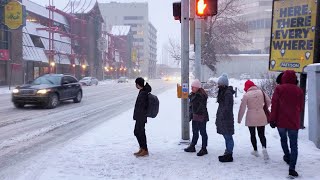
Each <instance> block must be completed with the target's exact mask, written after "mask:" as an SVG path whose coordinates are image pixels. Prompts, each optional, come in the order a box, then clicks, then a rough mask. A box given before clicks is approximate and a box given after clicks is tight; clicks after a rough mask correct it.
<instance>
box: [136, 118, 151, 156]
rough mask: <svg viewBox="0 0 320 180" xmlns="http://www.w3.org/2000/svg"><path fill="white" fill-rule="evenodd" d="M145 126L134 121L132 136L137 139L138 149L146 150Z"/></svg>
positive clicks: (140, 122) (141, 122)
mask: <svg viewBox="0 0 320 180" xmlns="http://www.w3.org/2000/svg"><path fill="white" fill-rule="evenodd" d="M145 125H146V123H145V121H143V120H136V124H135V126H134V135H135V136H136V137H137V140H138V143H139V146H140V148H141V149H144V150H148V147H147V137H146V130H145Z"/></svg>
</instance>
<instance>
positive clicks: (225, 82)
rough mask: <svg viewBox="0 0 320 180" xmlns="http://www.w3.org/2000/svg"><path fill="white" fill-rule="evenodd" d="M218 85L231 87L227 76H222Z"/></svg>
mask: <svg viewBox="0 0 320 180" xmlns="http://www.w3.org/2000/svg"><path fill="white" fill-rule="evenodd" d="M218 85H220V86H229V79H228V75H227V74H225V73H224V74H222V75H221V76H220V77H219V79H218Z"/></svg>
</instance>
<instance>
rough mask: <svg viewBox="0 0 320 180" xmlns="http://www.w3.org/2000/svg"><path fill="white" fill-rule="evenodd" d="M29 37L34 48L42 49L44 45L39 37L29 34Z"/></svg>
mask: <svg viewBox="0 0 320 180" xmlns="http://www.w3.org/2000/svg"><path fill="white" fill-rule="evenodd" d="M30 37H31V40H32V42H33V44H34V46H35V47H38V48H43V49H44V45H43V43H42V41H41V39H40V37H39V36H35V35H32V34H30Z"/></svg>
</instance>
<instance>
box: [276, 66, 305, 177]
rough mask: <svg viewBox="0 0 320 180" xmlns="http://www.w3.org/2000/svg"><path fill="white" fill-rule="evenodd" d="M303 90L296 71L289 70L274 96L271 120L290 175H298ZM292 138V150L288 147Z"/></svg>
mask: <svg viewBox="0 0 320 180" xmlns="http://www.w3.org/2000/svg"><path fill="white" fill-rule="evenodd" d="M303 96H304V95H303V91H302V89H300V88H299V87H298V86H297V76H296V74H295V72H294V71H292V70H287V71H285V72H284V74H283V76H282V78H281V84H280V85H278V86H277V87H276V89H275V91H274V94H273V97H272V107H271V122H270V125H271V127H272V128H275V127H277V128H278V131H279V135H280V139H281V146H282V150H283V152H284V156H283V160H284V161H285V162H286V163H287V164H288V165H289V176H293V177H298V176H299V174H298V173H297V172H296V171H295V168H296V163H297V158H298V132H299V128H300V113H301V111H302V110H303V101H304V97H303ZM288 136H289V140H290V151H289V147H288V142H287V141H288Z"/></svg>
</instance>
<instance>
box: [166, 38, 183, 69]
mask: <svg viewBox="0 0 320 180" xmlns="http://www.w3.org/2000/svg"><path fill="white" fill-rule="evenodd" d="M167 50H168V51H169V53H170V56H171V57H172V58H173V59H174V60H175V61H176V62H177V63H178V65H179V64H180V62H181V43H180V42H179V41H177V40H174V39H172V38H169V47H168V49H167Z"/></svg>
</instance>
